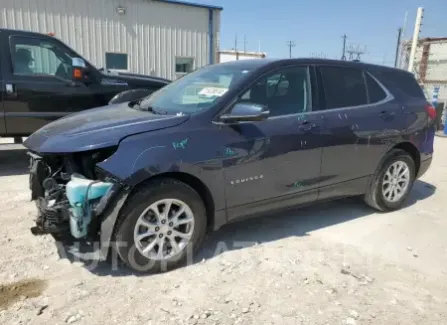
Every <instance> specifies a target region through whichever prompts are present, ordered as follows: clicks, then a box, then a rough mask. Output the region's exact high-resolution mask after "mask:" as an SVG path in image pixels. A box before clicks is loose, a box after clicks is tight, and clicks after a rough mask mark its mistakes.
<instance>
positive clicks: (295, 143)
mask: <svg viewBox="0 0 447 325" xmlns="http://www.w3.org/2000/svg"><path fill="white" fill-rule="evenodd" d="M310 70H311V69H310V68H309V67H307V66H297V67H288V68H283V69H280V70H276V71H274V72H272V73H270V74H268V75H267V76H266V77H264V78H262V79H261V80H260V81H257V82H255V84H254V85H253V86H252V87H251V88H250V90H249V91H248V92H247V93H245V94H244V95H243V96H242V97H241V98H240V99H239V102H245V103H249V102H252V103H256V104H262V105H266V106H267V107H268V109H269V110H270V116H269V118H268V119H267V120H264V121H259V122H251V123H240V124H238V125H235V126H223V130H222V132H225V136H224V138H226V139H230V140H229V141H228V143H227V147H226V148H224V149H223V150H224V151H225V152H224V154H225V155H226V156H227V157H228V159H226V160H225V166H224V179H225V182H226V183H225V189H226V203H227V208H228V218H229V219H235V218H238V217H241V216H243V215H250V214H256V213H258V212H262V211H264V210H272V209H274V208H278V209H281V208H284V207H286V206H290V205H294V204H299V203H303V202H308V201H313V200H315V199H316V198H317V188H318V183H319V176H320V161H321V148H320V147H319V127H320V123H321V114H320V113H319V112H318V111H316V112H312V100H311V98H312V95H311V93H312V92H311V82H310ZM312 71H313V70H312Z"/></svg>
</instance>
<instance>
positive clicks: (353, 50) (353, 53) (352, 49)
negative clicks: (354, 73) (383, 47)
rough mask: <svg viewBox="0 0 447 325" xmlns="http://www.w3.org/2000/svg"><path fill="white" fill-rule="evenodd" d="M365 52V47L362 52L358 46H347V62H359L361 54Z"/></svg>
mask: <svg viewBox="0 0 447 325" xmlns="http://www.w3.org/2000/svg"><path fill="white" fill-rule="evenodd" d="M365 51H366V46H365V48H364V49H363V50H362V49H361V48H360V45H356V46H354V45H352V44H351V45H350V46H349V48H348V50H347V51H346V53H348V54H349V61H352V60H358V61H360V59H361V56H362V54H364V53H365ZM354 57H355V58H354Z"/></svg>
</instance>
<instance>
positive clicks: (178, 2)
mask: <svg viewBox="0 0 447 325" xmlns="http://www.w3.org/2000/svg"><path fill="white" fill-rule="evenodd" d="M155 1H158V2H165V3H170V4H175V5H183V6H189V7H196V8H204V9H213V10H223V7H219V6H210V5H205V4H201V3H194V2H189V1H181V0H155Z"/></svg>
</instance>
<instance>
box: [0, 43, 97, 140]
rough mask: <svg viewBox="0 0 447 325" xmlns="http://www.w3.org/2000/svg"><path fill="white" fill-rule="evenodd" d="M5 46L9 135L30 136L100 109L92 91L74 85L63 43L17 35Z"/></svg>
mask: <svg viewBox="0 0 447 325" xmlns="http://www.w3.org/2000/svg"><path fill="white" fill-rule="evenodd" d="M4 42H5V44H8V43H9V44H10V47H9V48H6V49H5V51H4V52H5V54H8V56H9V57H8V61H9V62H11V63H12V66H10V65H9V66H8V68H7V69H3V72H4V73H3V75H4V80H3V82H4V87H5V90H6V91H5V93H4V112H5V120H6V129H7V132H8V134H9V135H28V134H30V133H32V132H34V131H36V130H37V129H39V128H40V127H42V126H44V125H45V124H47V123H49V122H51V121H53V120H55V119H57V118H60V117H61V116H64V115H67V114H70V113H73V112H77V111H80V110H83V109H88V108H93V107H95V106H98V105H97V100H96V98H95V95H94V93H92V91H91V90H90V89H89V87H87V86H86V85H85V84H84V83H81V82H73V81H72V75H71V74H72V72H71V58H72V56H73V54H72V53H70V50H69V49H68V48H66V47H65V46H63V45H62V44H61V43H60V42H57V41H56V40H52V39H48V38H39V37H23V36H14V35H13V36H11V37H9V39H7V40H4ZM5 56H6V55H3V58H5ZM3 67H5V65H3Z"/></svg>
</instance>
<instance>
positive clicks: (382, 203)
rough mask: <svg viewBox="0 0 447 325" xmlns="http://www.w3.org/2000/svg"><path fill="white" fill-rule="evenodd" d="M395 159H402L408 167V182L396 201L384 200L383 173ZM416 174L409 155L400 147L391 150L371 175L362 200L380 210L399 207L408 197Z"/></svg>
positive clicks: (392, 209)
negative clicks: (402, 193)
mask: <svg viewBox="0 0 447 325" xmlns="http://www.w3.org/2000/svg"><path fill="white" fill-rule="evenodd" d="M396 161H403V162H405V163H406V164H407V166H408V167H409V169H410V182H409V185H408V187H407V189H406V190H405V193H404V195H403V196H402V197H401V198H400V199H399V200H398V201H396V202H390V201H388V200H386V198H385V197H384V194H383V190H382V189H383V188H382V183H383V180H384V176H385V173H386V172H387V170H388V168H389V167H390V166H391V165H392V164H393V163H395V162H396ZM415 175H416V167H415V163H414V160H413V158H412V157H411V155H410V154H409V153H408V152H406V151H404V150H400V149H393V150H391V151H390V152H389V153H388V154H387V155H386V157H385V159H384V161H383V163H382V164H381V166H379V168H378V170H377V171H376V173H375V174H374V175H373V176H372V177H371V180H370V183H369V185H368V188H367V192H366V194H365V197H364V200H365V202H366V204H368V205H369V206H371V207H372V208H374V209H377V210H379V211H382V212H387V211H394V210H398V209H400V208H401V207H402V206H403V204H404V203H405V201H406V199H407V198H408V196H409V194H410V192H411V189H412V188H413V184H414V180H415Z"/></svg>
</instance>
